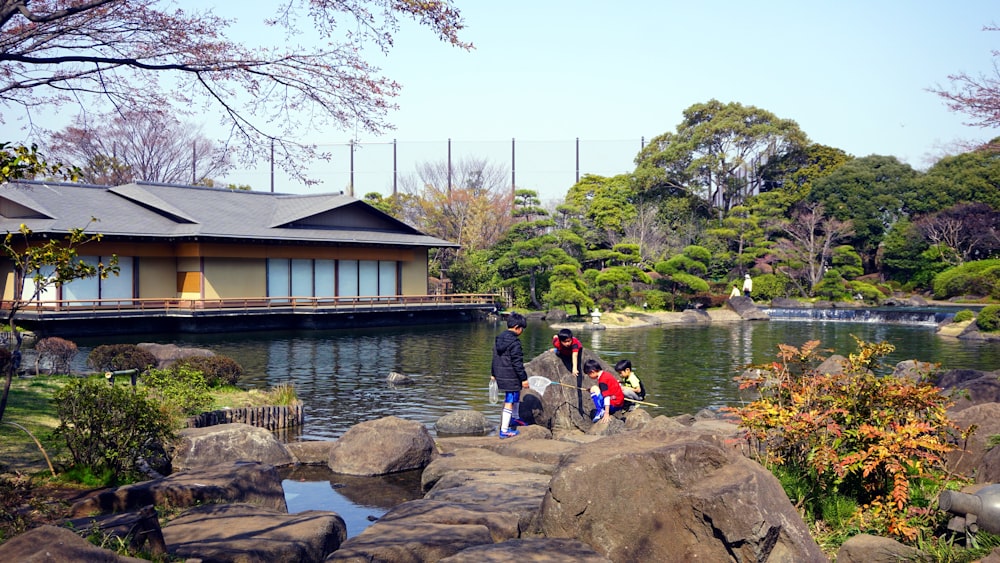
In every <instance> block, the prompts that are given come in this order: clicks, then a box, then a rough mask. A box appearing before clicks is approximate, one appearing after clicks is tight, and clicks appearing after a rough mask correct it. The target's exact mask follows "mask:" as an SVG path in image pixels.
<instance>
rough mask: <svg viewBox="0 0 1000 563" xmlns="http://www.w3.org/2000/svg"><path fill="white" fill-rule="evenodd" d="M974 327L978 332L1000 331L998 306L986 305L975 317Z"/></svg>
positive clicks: (999, 309) (999, 308)
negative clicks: (976, 327) (977, 328)
mask: <svg viewBox="0 0 1000 563" xmlns="http://www.w3.org/2000/svg"><path fill="white" fill-rule="evenodd" d="M976 326H978V327H979V330H985V331H986V332H994V331H997V330H1000V305H987V306H985V307H983V310H982V311H979V316H978V317H976Z"/></svg>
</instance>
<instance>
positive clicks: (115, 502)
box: [70, 462, 287, 516]
mask: <svg viewBox="0 0 1000 563" xmlns="http://www.w3.org/2000/svg"><path fill="white" fill-rule="evenodd" d="M220 501H221V502H246V503H254V504H257V505H260V506H265V507H269V508H272V509H274V510H279V511H287V506H286V504H285V491H284V490H283V489H282V488H281V476H279V475H278V471H277V470H276V469H275V468H274V466H273V465H263V464H260V463H256V462H228V463H225V462H221V463H219V464H217V465H215V466H213V467H202V468H198V469H190V470H187V471H180V472H177V473H174V474H173V475H170V476H168V477H163V478H161V479H153V480H151V481H143V482H141V483H134V484H132V485H124V486H121V487H116V488H114V489H107V490H104V491H101V492H100V493H97V494H95V495H92V496H90V497H87V498H85V499H84V500H81V501H79V502H77V503H76V504H74V505H73V506H72V507H71V508H70V515H71V516H87V515H91V514H95V513H97V514H104V513H111V512H126V511H130V510H136V509H139V508H141V507H143V506H146V505H150V504H155V505H158V506H171V507H175V508H184V507H188V506H195V505H197V504H206V503H214V502H220Z"/></svg>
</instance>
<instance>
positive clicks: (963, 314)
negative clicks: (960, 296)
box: [952, 309, 976, 323]
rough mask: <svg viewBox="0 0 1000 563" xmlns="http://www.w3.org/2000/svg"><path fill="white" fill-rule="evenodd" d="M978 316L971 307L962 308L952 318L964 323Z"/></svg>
mask: <svg viewBox="0 0 1000 563" xmlns="http://www.w3.org/2000/svg"><path fill="white" fill-rule="evenodd" d="M974 318H976V314H975V313H973V312H972V311H970V310H969V309H962V310H961V311H959V312H957V313H955V317H954V318H953V319H952V320H953V321H955V322H956V323H964V322H965V321H971V320H972V319H974Z"/></svg>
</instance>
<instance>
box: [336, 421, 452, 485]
mask: <svg viewBox="0 0 1000 563" xmlns="http://www.w3.org/2000/svg"><path fill="white" fill-rule="evenodd" d="M436 453H437V451H436V449H435V447H434V439H433V438H431V435H430V432H428V431H427V428H425V427H424V425H423V424H420V423H419V422H414V421H412V420H404V419H402V418H399V417H397V416H387V417H384V418H379V419H376V420H369V421H368V422H361V423H359V424H355V425H354V426H352V427H351V428H350V429H349V430H348V431H347V432H345V433H344V435H343V436H341V437H340V438H339V439H338V440H337V441H336V442H334V443H333V445H332V446H331V447H330V459H329V461H328V462H327V464H328V465H329V466H330V469H331V470H332V471H334V472H336V473H346V474H348V475H368V476H372V475H386V474H388V473H398V472H400V471H408V470H410V469H421V468H423V467H426V466H427V464H429V463H430V462H431V460H433V459H434V457H435V455H436Z"/></svg>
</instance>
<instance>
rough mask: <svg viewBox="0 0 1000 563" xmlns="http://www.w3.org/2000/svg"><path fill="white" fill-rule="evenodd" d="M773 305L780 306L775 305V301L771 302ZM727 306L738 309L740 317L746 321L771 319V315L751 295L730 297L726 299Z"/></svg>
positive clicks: (734, 309)
mask: <svg viewBox="0 0 1000 563" xmlns="http://www.w3.org/2000/svg"><path fill="white" fill-rule="evenodd" d="M771 305H772V306H774V307H777V306H778V305H774V303H771ZM726 307H728V308H730V309H732V310H733V311H736V313H737V314H738V315H739V316H740V318H741V319H743V320H745V321H767V320H770V319H771V315H768V314H767V313H765V312H764V311H761V310H760V307H758V306H757V304H756V303H754V302H753V299H751V298H749V297H742V296H740V297H730V298H729V299H728V300H727V301H726Z"/></svg>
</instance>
